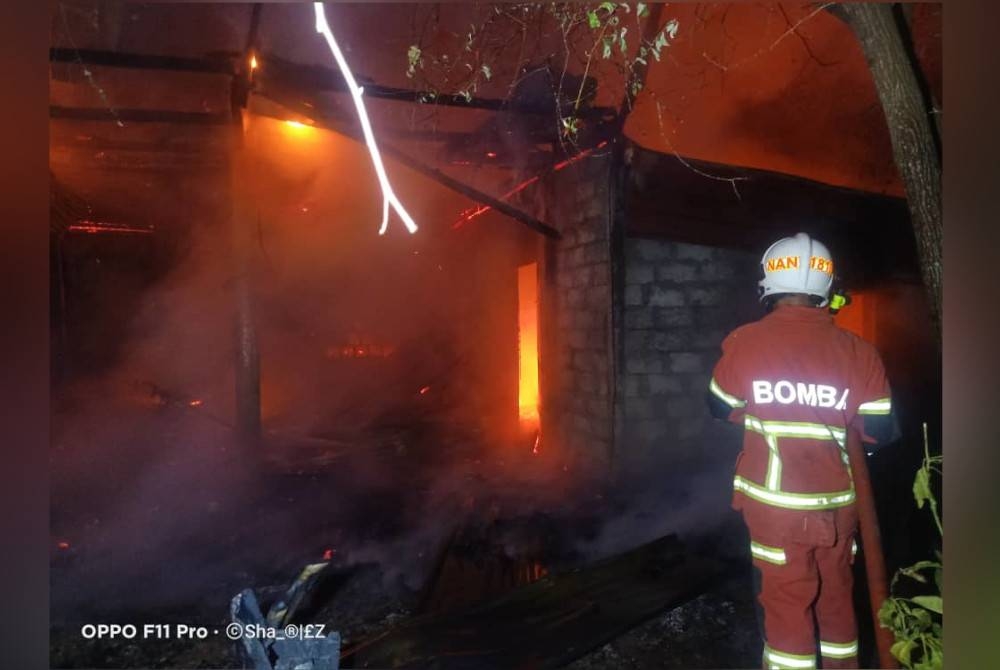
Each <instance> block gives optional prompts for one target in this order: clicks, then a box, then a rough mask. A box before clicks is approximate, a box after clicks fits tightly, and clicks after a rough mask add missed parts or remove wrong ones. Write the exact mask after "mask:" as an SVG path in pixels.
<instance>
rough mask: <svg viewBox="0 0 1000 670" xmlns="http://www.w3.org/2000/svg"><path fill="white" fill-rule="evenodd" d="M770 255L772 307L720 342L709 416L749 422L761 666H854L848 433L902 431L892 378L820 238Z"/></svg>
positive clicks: (739, 506)
mask: <svg viewBox="0 0 1000 670" xmlns="http://www.w3.org/2000/svg"><path fill="white" fill-rule="evenodd" d="M761 265H762V269H763V274H764V278H763V279H762V280H761V281H760V282H759V285H760V297H761V301H762V302H763V303H764V304H765V306H766V307H767V308H768V313H767V315H766V316H764V318H762V319H760V320H759V321H756V322H753V323H750V324H747V325H744V326H742V327H740V328H737V329H736V330H734V331H733V332H732V333H730V334H729V336H727V337H726V339H725V340H724V341H723V343H722V358H721V359H720V360H719V362H718V364H717V365H716V366H715V370H714V371H713V375H712V380H711V382H710V384H709V392H708V402H709V407H710V409H711V412H712V415H713V416H715V417H716V418H720V419H727V420H729V421H732V422H734V423H737V424H738V425H741V426H743V427H744V436H743V450H742V451H741V452H740V454H739V457H738V458H737V460H736V473H735V479H734V486H733V488H734V494H733V508H734V509H736V510H737V511H740V512H741V513H742V515H743V519H744V521H745V523H746V526H747V529H748V531H749V534H750V554H751V557H752V561H753V566H754V578H755V579H754V582H755V587H756V590H757V600H758V602H759V605H760V607H759V608H758V611H759V613H760V614H761V615H762V619H763V634H764V657H763V663H764V667H765V668H781V669H785V668H816V667H822V668H856V667H858V666H857V662H858V659H857V655H858V641H857V625H856V622H855V617H854V607H853V602H852V585H853V577H852V572H851V571H852V567H851V566H852V564H853V562H854V554H855V552H856V551H857V545H856V543H855V535H856V532H857V523H858V522H857V519H858V517H857V511H856V508H855V494H854V484H853V481H852V475H851V469H850V465H849V462H848V457H847V451H846V440H847V433H848V431H851V430H856V431H858V433H859V434H860V435H861V437H862V439H863V440H864V441H865V442H867V443H869V444H872V445H878V444H882V443H885V442H888V441H890V440H892V439H894V438H895V436H896V432H897V429H896V423H895V421H894V419H893V417H892V401H891V394H890V391H889V384H888V381H887V380H886V376H885V370H884V367H883V365H882V361H881V359H880V358H879V355H878V353H877V352H876V351H875V348H874V347H872V346H871V345H870V344H868V343H867V342H865V341H864V340H862V339H860V338H858V337H856V336H855V335H853V334H851V333H848V332H847V331H845V330H842V329H840V328H838V327H837V326H836V325H834V323H833V317H832V316H831V315H830V314H829V313H828V310H826V309H825V307H826V306H827V305H828V303H829V299H830V291H831V287H832V285H833V259H832V258H831V256H830V253H829V251H828V250H827V248H826V247H825V246H824V245H823V244H822V243H820V242H819V241H817V240H813V239H811V238H810V237H809V236H808V235H806V234H805V233H799V234H797V235H795V236H794V237H786V238H783V239H781V240H778V241H777V242H775V243H774V244H772V245H771V246H770V248H768V250H767V251H766V252H765V253H764V257H763V259H762V260H761ZM814 622H815V623H814ZM817 625H818V628H819V630H818V634H817V631H816V626H817ZM817 656H818V657H819V658H817Z"/></svg>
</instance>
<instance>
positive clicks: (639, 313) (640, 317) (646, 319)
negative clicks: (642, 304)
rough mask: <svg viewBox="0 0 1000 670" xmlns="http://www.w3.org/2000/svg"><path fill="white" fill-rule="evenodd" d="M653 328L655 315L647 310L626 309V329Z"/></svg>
mask: <svg viewBox="0 0 1000 670" xmlns="http://www.w3.org/2000/svg"><path fill="white" fill-rule="evenodd" d="M652 327H653V313H652V311H650V310H648V309H645V308H634V307H628V308H626V309H625V329H626V330H641V329H646V328H652Z"/></svg>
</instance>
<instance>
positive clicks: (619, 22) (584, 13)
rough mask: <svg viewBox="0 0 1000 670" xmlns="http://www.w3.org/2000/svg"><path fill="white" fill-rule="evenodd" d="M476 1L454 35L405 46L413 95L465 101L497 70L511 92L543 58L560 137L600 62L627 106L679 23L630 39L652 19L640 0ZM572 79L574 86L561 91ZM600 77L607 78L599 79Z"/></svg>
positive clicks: (576, 125) (574, 126)
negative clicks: (465, 25) (469, 19)
mask: <svg viewBox="0 0 1000 670" xmlns="http://www.w3.org/2000/svg"><path fill="white" fill-rule="evenodd" d="M479 7H480V10H479V11H480V18H481V19H482V20H481V21H479V22H478V23H472V24H469V30H468V31H467V32H465V33H464V34H459V35H454V38H455V39H454V40H452V41H450V42H448V41H447V40H445V41H444V42H442V41H440V40H438V41H437V42H435V43H434V44H433V45H425V44H423V43H422V42H423V39H422V38H421V41H420V43H416V44H412V45H410V46H409V48H408V50H407V69H406V76H407V77H408V78H410V79H414V80H416V81H417V84H418V86H419V87H420V88H421V91H422V92H421V94H420V95H419V99H420V100H422V101H425V102H430V101H433V100H434V99H436V98H437V96H438V95H441V93H442V92H448V93H451V94H453V95H457V96H459V97H462V98H464V99H465V100H467V101H469V100H471V99H472V96H473V95H475V94H476V93H477V92H478V90H479V88H480V86H482V85H483V84H484V83H485V82H490V81H493V80H494V79H495V78H496V77H497V76H498V75H500V76H502V74H501V71H502V70H503V71H505V72H509V73H510V75H511V83H510V86H509V93H513V91H514V89H515V86H516V85H517V83H518V82H519V81H520V79H521V78H522V77H523V76H525V75H524V71H525V70H528V69H529V67H528V66H529V65H530V64H531V63H537V59H538V57H542V58H544V59H545V60H546V61H547V62H548V66H549V67H551V68H552V69H553V70H554V71H555V73H556V76H554V77H553V80H554V81H553V89H554V91H553V92H554V94H555V99H556V100H557V101H559V104H558V105H556V108H557V109H556V113H557V116H558V119H557V126H558V128H559V129H560V133H561V136H562V138H564V139H566V138H569V139H572V138H573V137H575V136H576V135H577V133H578V132H579V131H580V129H581V128H582V127H583V123H584V121H583V119H582V118H581V116H580V112H581V109H582V108H583V107H584V106H585V105H586V104H588V100H589V98H590V96H591V95H592V94H593V91H592V90H591V89H588V88H587V85H586V84H587V78H588V75H590V74H591V71H592V70H593V69H594V68H595V67H596V66H597V64H598V63H599V62H601V63H605V64H607V65H608V66H611V68H612V71H615V70H617V72H618V73H619V75H620V76H619V81H620V82H621V85H622V87H623V92H625V93H626V100H627V101H628V104H631V100H633V99H634V98H635V96H636V95H638V93H639V91H640V90H641V88H642V77H641V76H639V73H640V72H641V68H644V67H645V66H647V65H648V63H649V60H650V59H652V60H656V61H659V60H660V58H661V57H662V55H663V51H664V49H666V48H667V47H669V46H670V44H671V41H672V40H673V39H674V38H675V37H676V35H677V31H678V29H679V24H678V23H677V21H676V20H671V21H669V22H667V23H666V25H664V26H663V27H662V28H661V29H660V30H658V31H657V32H656V34H655V35H653V37H652V38H651V39H642V38H636V37H635V35H641V34H642V33H643V32H644V31H645V30H646V28H647V27H646V26H645V25H644V22H645V21H648V20H649V19H650V17H651V13H650V10H649V6H648V5H647V4H646V3H644V2H639V3H629V2H607V1H605V2H601V3H599V4H581V3H574V2H551V3H512V4H508V3H496V4H492V5H486V6H479ZM483 12H485V14H484V15H483ZM532 42H533V43H535V44H536V45H542V48H541V52H542V53H543V55H541V56H540V55H539V54H538V53H535V58H532V54H531V53H530V52H529V50H527V49H526V45H527V44H529V43H532ZM553 47H554V48H555V50H553ZM571 63H575V64H576V66H577V67H579V68H581V69H582V72H583V76H582V78H581V79H580V84H579V86H578V87H577V86H576V84H575V79H573V78H571V77H567V72H568V71H569V70H570V66H571ZM535 69H536V70H537V69H538V68H535ZM560 70H561V73H560V72H559V71H560ZM576 71H580V70H576ZM571 80H573V81H574V83H573V84H572V88H575V90H564V88H566V87H567V86H570V84H569V82H570V81H571ZM605 81H608V80H607V78H604V79H602V82H605ZM585 94H586V95H585Z"/></svg>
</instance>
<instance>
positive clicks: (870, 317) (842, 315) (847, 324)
mask: <svg viewBox="0 0 1000 670" xmlns="http://www.w3.org/2000/svg"><path fill="white" fill-rule="evenodd" d="M873 298H874V296H871V295H867V294H865V293H853V292H852V293H851V304H849V305H847V306H846V307H844V308H843V309H841V310H840V311H839V312H838V313H837V316H836V318H835V319H834V321H835V322H836V324H837V325H838V326H840V327H841V328H843V329H844V330H846V331H849V332H852V333H854V334H855V335H857V336H858V337H860V338H862V339H864V340H867V341H869V342H872V343H875V304H874V303H875V301H874V300H873Z"/></svg>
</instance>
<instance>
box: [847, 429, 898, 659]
mask: <svg viewBox="0 0 1000 670" xmlns="http://www.w3.org/2000/svg"><path fill="white" fill-rule="evenodd" d="M847 456H848V458H849V459H850V462H851V471H852V473H853V477H854V491H855V495H856V497H857V499H856V505H857V510H858V526H859V527H860V531H861V547H862V554H863V555H864V558H865V575H866V577H867V581H868V599H869V604H870V605H871V610H872V625H873V626H874V627H875V646H876V647H877V649H878V659H879V667H880V668H888V669H890V670H896V669H897V668H899V664H898V663H897V662H896V659H895V657H894V656H893V655H892V652H891V651H890V648H891V647H892V644H893V642H894V639H893V635H892V631H890V630H889V629H888V628H882V627H881V626H880V625H879V618H878V612H879V609H881V607H882V603H884V602H885V601H886V600H887V599H888V598H889V586H888V582H887V581H886V571H885V557H884V556H883V554H882V535H881V533H880V532H879V526H878V516H877V514H876V511H875V496H874V494H873V493H872V483H871V478H870V477H869V475H868V463H867V462H866V460H865V450H864V447H863V446H862V443H861V436H860V435H859V434H858V432H857V431H855V430H848V431H847Z"/></svg>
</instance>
